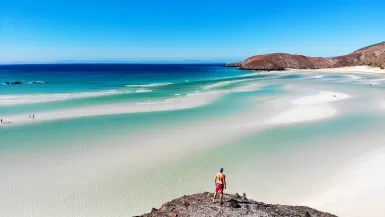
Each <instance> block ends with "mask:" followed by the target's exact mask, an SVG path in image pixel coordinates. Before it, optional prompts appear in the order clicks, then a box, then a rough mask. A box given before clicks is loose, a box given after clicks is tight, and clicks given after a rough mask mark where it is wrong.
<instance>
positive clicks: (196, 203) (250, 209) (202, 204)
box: [141, 192, 336, 217]
mask: <svg viewBox="0 0 385 217" xmlns="http://www.w3.org/2000/svg"><path fill="white" fill-rule="evenodd" d="M212 199H213V194H212V193H207V192H204V193H201V194H194V195H190V196H183V197H181V198H178V199H175V200H173V201H170V202H168V203H165V204H163V205H162V207H160V208H159V209H155V208H152V210H151V213H148V214H144V215H141V217H175V216H177V217H187V216H189V217H193V216H218V217H220V216H250V217H251V216H258V217H273V216H274V217H281V216H285V217H286V216H287V217H289V216H290V217H336V216H335V215H332V214H329V213H325V212H320V211H317V210H315V209H312V208H309V207H305V206H284V205H271V204H264V203H260V202H256V201H254V200H250V199H247V198H246V197H245V196H239V195H238V194H235V195H231V194H224V195H223V203H222V204H220V203H219V202H215V203H213V202H212Z"/></svg>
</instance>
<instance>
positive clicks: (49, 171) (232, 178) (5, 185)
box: [0, 65, 385, 216]
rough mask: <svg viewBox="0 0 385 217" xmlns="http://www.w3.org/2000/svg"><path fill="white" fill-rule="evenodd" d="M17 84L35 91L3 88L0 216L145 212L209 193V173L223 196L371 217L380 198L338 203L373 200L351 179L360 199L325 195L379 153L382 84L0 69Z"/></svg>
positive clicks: (175, 70) (125, 68)
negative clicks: (218, 177) (221, 181)
mask: <svg viewBox="0 0 385 217" xmlns="http://www.w3.org/2000/svg"><path fill="white" fill-rule="evenodd" d="M18 80H21V81H44V82H45V83H44V84H22V85H0V116H1V118H3V119H4V121H6V122H11V123H8V124H2V125H1V127H0V138H1V139H0V156H1V157H0V171H1V173H0V201H1V202H0V215H1V216H127V215H128V216H129V215H135V214H141V213H145V212H149V211H150V210H151V208H152V207H159V206H160V205H161V204H163V203H164V202H166V201H168V200H171V199H173V198H176V197H180V196H182V195H185V194H192V193H197V192H202V191H212V190H213V186H212V182H213V180H212V179H213V175H214V174H215V172H216V171H217V170H218V168H219V167H224V168H225V174H226V175H227V178H228V188H227V189H226V190H227V191H228V192H231V193H235V192H239V193H242V192H246V193H247V194H248V195H249V196H250V197H252V198H254V199H256V200H260V201H264V202H269V203H283V204H293V205H310V206H312V207H314V208H317V209H321V210H323V211H328V212H332V213H335V214H337V215H341V216H362V215H363V213H365V216H377V215H376V214H377V213H375V212H373V213H370V212H368V211H367V210H368V207H369V208H370V206H371V205H370V204H376V201H370V200H367V201H364V202H362V201H361V203H365V204H364V205H363V206H362V207H364V208H362V209H359V208H358V209H357V210H355V211H354V212H352V211H351V210H349V209H346V208H345V204H344V202H343V200H336V198H345V197H348V196H349V197H368V198H370V196H371V195H370V194H371V191H367V192H365V189H367V188H366V187H365V186H367V185H368V183H373V182H375V183H377V182H379V181H381V180H382V179H379V178H378V177H374V176H373V177H368V180H366V181H360V183H355V185H357V186H362V191H361V192H360V194H353V195H352V194H349V195H346V191H341V192H339V193H338V194H337V193H334V192H336V191H335V188H333V187H334V186H339V185H340V184H341V183H344V182H345V181H346V180H345V178H346V177H349V176H350V174H356V173H359V171H358V172H357V171H356V170H355V168H357V165H361V164H363V163H365V162H367V159H370V158H372V157H368V158H365V156H367V155H368V156H372V155H373V153H377V152H376V150H380V149H381V148H382V144H384V143H383V142H384V141H385V136H383V135H382V134H381V132H382V131H383V129H384V127H385V126H384V124H383V123H385V122H384V120H385V116H384V111H385V108H383V107H382V105H383V103H384V101H385V94H384V93H383V88H384V84H385V80H382V78H378V76H371V75H359V76H357V75H351V74H349V73H341V74H337V75H336V74H332V73H329V74H328V73H322V74H319V73H313V72H309V73H298V72H293V73H288V72H270V73H265V72H263V73H259V72H257V73H256V72H249V71H238V70H236V69H233V68H224V67H223V66H222V65H75V66H74V65H65V66H57V65H56V66H55V65H54V66H52V65H51V66H41V65H40V66H24V67H21V66H2V67H0V82H5V81H18ZM369 84H372V85H369ZM345 95H346V96H349V97H343V96H345ZM298 102H300V103H298ZM182 104H183V106H181V105H182ZM159 105H162V108H161V109H159ZM105 106H108V107H105ZM132 107H135V108H136V110H132ZM98 108H100V109H99V110H98ZM103 108H108V111H107V110H106V111H104V110H103ZM33 113H34V114H35V116H36V118H35V119H34V120H32V119H29V117H28V116H29V115H30V114H33ZM72 116H76V118H72ZM39 117H40V119H39ZM272 120H274V121H272ZM382 166H383V165H371V167H373V168H378V170H379V171H380V170H381V167H382ZM376 180H378V181H376ZM355 185H353V184H352V185H350V186H353V187H351V188H354V189H352V190H354V191H357V189H356V188H355V187H354V186H355ZM376 186H379V187H377V188H378V189H377V190H378V192H382V191H383V192H384V193H385V185H383V184H378V185H376ZM330 189H333V194H331V193H328V192H331V190H330ZM320 195H322V197H320V198H321V199H322V201H320V200H321V199H319V198H318V197H319V196H320ZM330 195H332V196H330ZM354 205H355V204H352V206H354ZM356 205H357V206H358V205H359V204H356ZM360 205H362V204H360ZM373 210H375V207H373Z"/></svg>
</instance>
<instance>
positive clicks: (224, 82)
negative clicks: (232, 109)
mask: <svg viewBox="0 0 385 217" xmlns="http://www.w3.org/2000/svg"><path fill="white" fill-rule="evenodd" d="M248 80H249V79H242V80H234V81H221V82H217V83H214V84H210V85H207V86H205V87H203V89H206V90H208V89H213V88H218V87H223V86H227V85H230V84H234V83H239V82H244V81H248Z"/></svg>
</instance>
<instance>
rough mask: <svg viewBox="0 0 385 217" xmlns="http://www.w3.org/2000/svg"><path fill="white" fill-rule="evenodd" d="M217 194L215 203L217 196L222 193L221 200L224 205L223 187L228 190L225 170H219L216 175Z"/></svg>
mask: <svg viewBox="0 0 385 217" xmlns="http://www.w3.org/2000/svg"><path fill="white" fill-rule="evenodd" d="M214 182H215V194H214V199H213V203H215V199H216V198H217V194H218V193H220V194H221V195H220V197H219V198H220V200H221V203H222V198H223V187H224V188H225V189H226V176H225V174H223V168H220V169H219V172H218V173H217V174H215V181H214Z"/></svg>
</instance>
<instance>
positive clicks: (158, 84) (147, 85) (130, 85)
mask: <svg viewBox="0 0 385 217" xmlns="http://www.w3.org/2000/svg"><path fill="white" fill-rule="evenodd" d="M171 84H172V83H154V84H127V85H126V87H163V86H168V85H171Z"/></svg>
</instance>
